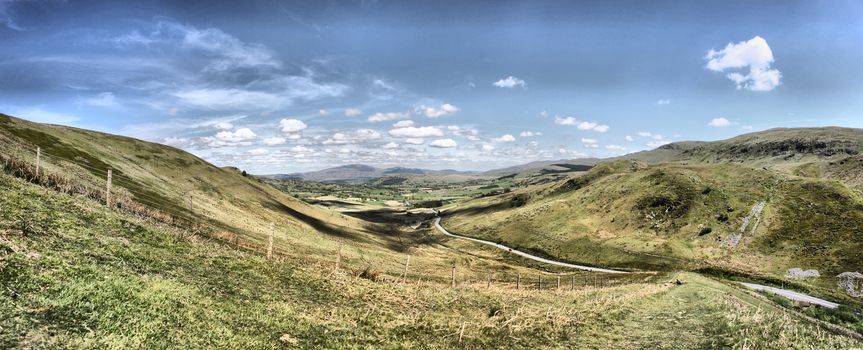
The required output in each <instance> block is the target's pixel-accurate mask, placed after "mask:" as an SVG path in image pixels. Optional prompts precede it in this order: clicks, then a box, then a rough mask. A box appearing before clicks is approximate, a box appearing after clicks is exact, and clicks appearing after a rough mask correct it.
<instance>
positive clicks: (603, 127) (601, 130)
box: [579, 124, 609, 132]
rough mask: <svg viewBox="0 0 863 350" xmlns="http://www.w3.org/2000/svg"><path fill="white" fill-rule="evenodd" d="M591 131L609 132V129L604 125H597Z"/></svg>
mask: <svg viewBox="0 0 863 350" xmlns="http://www.w3.org/2000/svg"><path fill="white" fill-rule="evenodd" d="M579 129H581V126H580V125H579ZM590 129H591V130H593V131H596V132H606V131H608V129H609V128H608V125H604V124H602V125H596V126H594V127H592V128H590Z"/></svg>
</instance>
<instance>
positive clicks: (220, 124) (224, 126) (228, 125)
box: [213, 122, 234, 130]
mask: <svg viewBox="0 0 863 350" xmlns="http://www.w3.org/2000/svg"><path fill="white" fill-rule="evenodd" d="M213 127H214V128H216V129H219V130H231V129H233V128H234V124H231V123H230V122H216V123H215V124H213Z"/></svg>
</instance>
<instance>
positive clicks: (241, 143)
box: [0, 0, 863, 174]
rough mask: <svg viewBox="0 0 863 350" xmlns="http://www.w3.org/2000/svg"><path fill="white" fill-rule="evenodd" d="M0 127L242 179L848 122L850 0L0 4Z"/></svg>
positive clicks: (586, 151)
mask: <svg viewBox="0 0 863 350" xmlns="http://www.w3.org/2000/svg"><path fill="white" fill-rule="evenodd" d="M0 48H2V50H0V112H2V113H6V114H9V115H13V116H17V117H21V118H24V119H28V120H32V121H38V122H47V123H54V124H62V125H70V126H75V127H80V128H86V129H94V130H99V131H105V132H110V133H114V134H121V135H126V136H131V137H136V138H141V139H144V140H148V141H153V142H159V143H163V144H166V145H170V146H174V147H177V148H180V149H183V150H186V151H189V152H191V153H193V154H195V155H198V156H200V157H202V158H204V159H205V160H207V161H210V162H212V163H214V164H216V165H219V166H227V165H232V166H237V167H240V168H242V169H245V170H247V171H249V172H251V173H255V174H274V173H292V172H301V171H310V170H317V169H322V168H326V167H331V166H339V165H344V164H354V163H362V164H368V165H373V166H379V167H392V166H401V167H419V168H428V169H458V170H485V169H492V168H498V167H504V166H509V165H515V164H521V163H526V162H529V161H535V160H556V159H572V158H581V157H611V156H616V155H621V154H625V153H630V152H636V151H641V150H646V149H652V148H655V147H658V146H660V145H663V144H666V143H669V142H674V141H682V140H717V139H724V138H728V137H732V136H735V135H739V134H742V133H748V132H754V131H759V130H766V129H769V128H775V127H804V126H828V125H832V126H845V127H857V128H860V127H863V65H861V64H860V62H863V2H860V1H843V0H836V1H721V2H719V1H572V2H569V1H522V2H509V1H487V2H483V1H471V2H466V1H369V0H366V1H279V0H245V1H242V2H237V1H214V0H208V1H191V0H188V1H173V2H172V1H147V2H140V3H134V2H132V1H113V0H112V1H73V0H68V1H59V0H43V1H39V0H0Z"/></svg>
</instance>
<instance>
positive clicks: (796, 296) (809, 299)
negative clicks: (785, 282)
mask: <svg viewBox="0 0 863 350" xmlns="http://www.w3.org/2000/svg"><path fill="white" fill-rule="evenodd" d="M435 214H437V211H435ZM440 219H441V218H440V217H439V216H438V217H436V218H435V220H434V225H435V227H436V228H437V229H438V231H440V232H441V233H443V234H444V235H447V236H450V237H454V238H461V239H466V240H469V241H473V242H476V243H480V244H485V245H490V246H493V247H495V248H497V249H500V250H503V251H507V252H509V253H512V254H515V255H519V256H521V257H524V258H527V259H531V260H534V261H539V262H543V263H546V264H550V265H557V266H563V267H569V268H573V269H579V270H585V271H593V272H605V273H626V272H625V271H617V270H609V269H603V268H598V267H590V266H583V265H576V264H570V263H565V262H560V261H554V260H549V259H545V258H541V257H538V256H536V255H531V254H528V253H525V252H523V251H520V250H517V249H512V248H510V247H507V246H505V245H503V244H498V243H494V242H490V241H485V240H481V239H477V238H471V237H465V236H459V235H456V234H452V233H450V232H449V231H447V230H446V229H445V228H443V226H441V224H440ZM740 284H742V285H743V286H745V287H746V288H749V289H753V290H758V291H765V292H770V293H773V294H776V295H779V296H782V297H785V298H788V299H791V300H796V301H802V302H804V303H810V304H815V305H818V306H823V307H826V308H828V309H835V308H837V307H839V304H837V303H834V302H831V301H827V300H824V299H819V298H816V297H813V296H809V295H806V294H803V293H798V292H795V291H791V290H787V289H780V288H775V287H768V286H764V285H760V284H754V283H745V282H740Z"/></svg>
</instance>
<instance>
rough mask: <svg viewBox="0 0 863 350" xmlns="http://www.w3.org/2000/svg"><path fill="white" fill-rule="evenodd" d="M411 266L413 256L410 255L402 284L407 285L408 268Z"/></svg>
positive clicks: (406, 262) (406, 260) (406, 261)
mask: <svg viewBox="0 0 863 350" xmlns="http://www.w3.org/2000/svg"><path fill="white" fill-rule="evenodd" d="M410 264H411V256H410V255H408V257H407V259H405V275H404V278H402V284H405V283H407V281H408V267H409V266H410Z"/></svg>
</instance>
